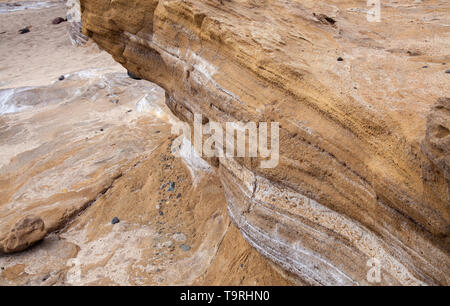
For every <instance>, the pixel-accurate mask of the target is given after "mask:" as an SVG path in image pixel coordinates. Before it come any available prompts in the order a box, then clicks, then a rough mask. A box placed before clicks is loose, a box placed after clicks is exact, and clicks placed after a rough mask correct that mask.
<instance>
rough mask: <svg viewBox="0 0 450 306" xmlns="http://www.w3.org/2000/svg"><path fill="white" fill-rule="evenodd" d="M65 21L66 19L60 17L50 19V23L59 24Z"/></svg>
mask: <svg viewBox="0 0 450 306" xmlns="http://www.w3.org/2000/svg"><path fill="white" fill-rule="evenodd" d="M65 21H67V19H65V18H62V17H56V18H55V19H53V20H52V24H60V23H61V22H65Z"/></svg>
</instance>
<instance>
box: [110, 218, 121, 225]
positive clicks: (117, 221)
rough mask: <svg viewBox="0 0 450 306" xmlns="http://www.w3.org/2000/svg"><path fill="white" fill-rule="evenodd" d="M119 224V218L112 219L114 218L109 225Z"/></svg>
mask: <svg viewBox="0 0 450 306" xmlns="http://www.w3.org/2000/svg"><path fill="white" fill-rule="evenodd" d="M119 222H120V220H119V218H117V217H114V218H113V219H112V221H111V224H117V223H119Z"/></svg>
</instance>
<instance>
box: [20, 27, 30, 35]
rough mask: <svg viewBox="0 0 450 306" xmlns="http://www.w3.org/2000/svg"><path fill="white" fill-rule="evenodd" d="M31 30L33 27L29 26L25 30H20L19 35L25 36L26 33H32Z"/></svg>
mask: <svg viewBox="0 0 450 306" xmlns="http://www.w3.org/2000/svg"><path fill="white" fill-rule="evenodd" d="M30 29H31V26H28V27H25V28H23V29H20V30H19V34H25V33H28V32H30Z"/></svg>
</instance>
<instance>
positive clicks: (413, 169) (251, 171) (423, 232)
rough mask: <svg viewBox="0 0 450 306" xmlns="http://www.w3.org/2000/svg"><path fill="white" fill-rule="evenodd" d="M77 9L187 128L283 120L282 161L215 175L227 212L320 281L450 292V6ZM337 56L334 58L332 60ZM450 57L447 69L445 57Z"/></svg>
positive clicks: (88, 4)
mask: <svg viewBox="0 0 450 306" xmlns="http://www.w3.org/2000/svg"><path fill="white" fill-rule="evenodd" d="M411 2H412V1H382V10H381V13H382V20H381V22H379V23H378V22H368V21H367V18H366V13H365V11H364V8H365V1H351V0H349V1H313V0H305V1H296V0H290V1H284V0H263V1H255V0H231V1H225V0H224V1H218V0H200V1H199V0H196V1H190V0H184V1H183V0H159V1H158V0H114V1H109V0H82V1H81V10H82V22H83V31H84V33H85V34H86V35H87V36H89V37H90V38H92V39H93V40H94V41H95V42H96V43H97V44H98V45H99V46H100V47H101V48H103V49H104V50H106V51H108V52H109V53H111V54H112V55H113V57H114V59H115V60H116V61H118V62H119V63H121V64H122V65H123V66H125V67H126V68H127V69H128V70H130V71H132V72H133V73H134V74H136V75H138V76H140V77H142V78H145V79H147V80H150V81H152V82H154V83H157V84H158V85H160V86H161V87H162V88H163V89H164V90H165V92H166V103H167V105H168V106H169V107H170V108H171V110H172V111H173V112H174V113H175V114H176V115H177V116H178V117H180V118H182V119H183V120H186V121H188V122H190V121H192V118H193V113H201V114H203V116H205V117H207V118H208V120H211V121H218V122H222V123H224V122H227V121H244V122H247V121H256V122H262V121H277V122H280V124H281V130H280V155H281V156H280V164H279V166H278V167H276V168H274V169H261V168H259V163H258V160H256V159H254V158H253V159H250V158H236V159H221V160H220V162H219V163H218V166H217V171H218V172H219V173H220V177H221V181H222V184H223V186H224V189H225V195H226V199H227V208H228V214H229V216H230V217H231V219H232V220H233V222H234V223H235V224H236V225H237V227H238V228H239V229H240V231H241V233H242V235H243V237H244V238H245V239H246V240H247V241H248V242H249V243H250V244H251V245H252V246H253V247H254V248H255V249H256V250H258V251H259V252H260V253H262V254H263V255H265V256H266V257H267V258H269V259H271V260H272V261H274V262H275V263H277V264H279V265H280V266H281V267H283V268H284V269H286V270H288V271H290V272H292V273H294V274H295V275H296V276H297V277H298V278H299V279H301V280H303V281H305V282H307V283H310V284H342V285H347V284H352V285H353V284H367V279H366V272H367V269H368V267H367V266H366V265H367V261H368V260H369V259H371V258H377V259H378V260H380V261H381V263H382V268H383V269H382V272H383V273H382V275H383V278H382V283H383V284H447V285H448V283H449V275H450V261H449V251H450V249H449V238H448V234H449V230H450V227H449V225H450V223H449V222H450V216H449V212H450V192H449V188H450V187H449V180H450V172H449V171H450V170H449V169H450V168H449V163H450V159H449V151H450V135H449V129H450V112H449V108H450V107H449V103H450V102H449V101H450V100H449V99H448V95H449V92H450V86H449V78H450V75H449V74H446V73H445V70H446V69H448V66H449V65H450V63H448V62H450V56H449V55H448V50H449V49H450V31H449V29H448V24H449V21H450V20H449V15H448V10H449V6H448V3H447V2H446V1H437V0H432V1H426V2H423V3H421V2H420V1H419V2H417V1H416V2H415V3H413V4H412V3H411ZM339 57H340V59H339V60H337V59H338V58H339ZM446 63H447V64H446Z"/></svg>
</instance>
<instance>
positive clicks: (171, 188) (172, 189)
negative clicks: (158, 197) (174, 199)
mask: <svg viewBox="0 0 450 306" xmlns="http://www.w3.org/2000/svg"><path fill="white" fill-rule="evenodd" d="M174 190H175V182H169V189H167V191H174Z"/></svg>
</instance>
